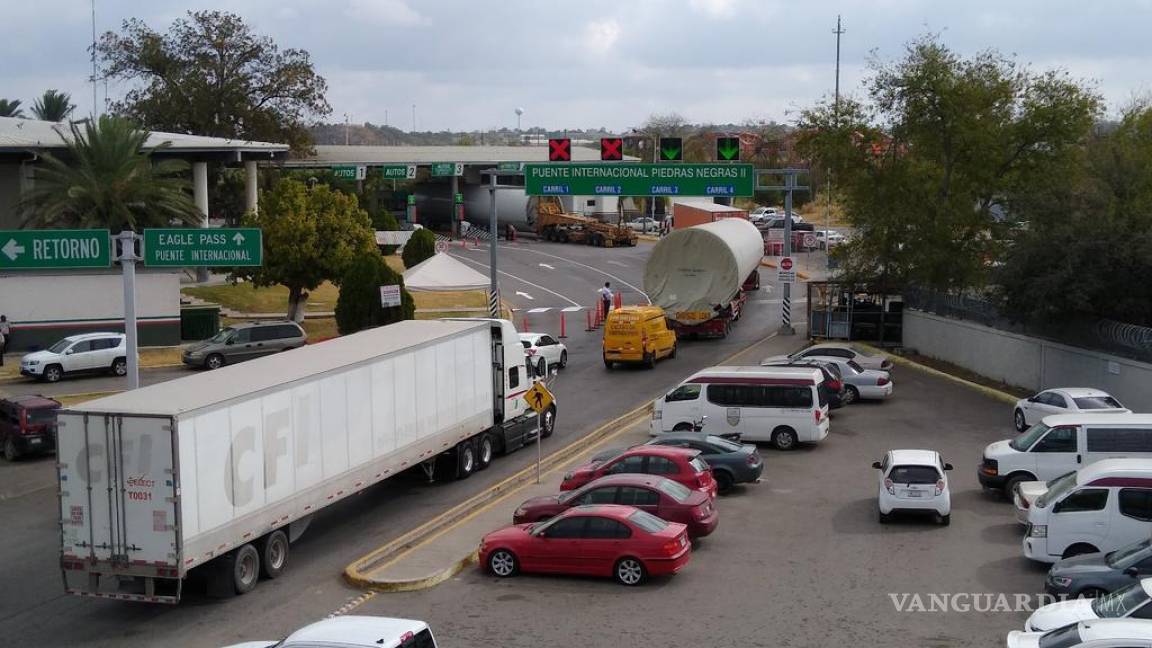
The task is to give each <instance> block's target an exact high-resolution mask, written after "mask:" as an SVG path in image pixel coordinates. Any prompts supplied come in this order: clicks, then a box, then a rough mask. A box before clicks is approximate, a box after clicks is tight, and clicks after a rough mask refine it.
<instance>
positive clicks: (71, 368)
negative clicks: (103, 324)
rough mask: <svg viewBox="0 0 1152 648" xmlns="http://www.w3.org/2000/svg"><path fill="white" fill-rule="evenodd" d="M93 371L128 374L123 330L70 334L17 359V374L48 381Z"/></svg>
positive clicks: (119, 374)
mask: <svg viewBox="0 0 1152 648" xmlns="http://www.w3.org/2000/svg"><path fill="white" fill-rule="evenodd" d="M96 371H107V372H111V373H113V374H115V375H117V376H123V375H125V374H127V373H128V362H127V357H126V355H125V350H124V334H123V333H85V334H83V335H71V336H69V337H66V338H64V339H63V340H60V341H59V342H57V343H56V344H53V345H52V346H50V347H48V348H47V349H45V350H44V351H35V352H33V353H29V354H27V355H25V356H24V357H23V358H21V359H20V373H21V374H23V375H25V376H31V377H32V378H37V379H39V380H46V381H48V382H56V381H58V380H60V379H61V378H63V377H64V376H65V375H67V374H74V373H87V372H96Z"/></svg>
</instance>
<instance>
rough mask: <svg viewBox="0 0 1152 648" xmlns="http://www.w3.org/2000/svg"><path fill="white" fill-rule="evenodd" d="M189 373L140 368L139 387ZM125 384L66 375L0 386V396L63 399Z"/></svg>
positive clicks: (115, 378)
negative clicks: (51, 379) (62, 377)
mask: <svg viewBox="0 0 1152 648" xmlns="http://www.w3.org/2000/svg"><path fill="white" fill-rule="evenodd" d="M190 371H193V370H192V369H188V368H187V367H184V366H180V367H156V368H152V369H141V370H140V385H141V386H142V387H143V386H148V385H154V384H156V383H161V382H166V381H169V380H172V379H173V378H179V377H181V376H187V375H188V373H189V372H190ZM126 384H127V380H126V379H125V378H123V377H119V376H109V375H107V374H92V375H77V376H68V377H66V378H64V379H63V380H61V381H60V382H58V383H46V382H42V381H39V380H32V379H30V378H29V379H24V380H19V381H13V382H6V383H0V396H4V395H11V396H25V395H28V394H41V395H43V396H64V395H67V394H91V393H103V392H111V391H120V390H122V389H124V388H125V385H126Z"/></svg>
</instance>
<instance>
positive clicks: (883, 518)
mask: <svg viewBox="0 0 1152 648" xmlns="http://www.w3.org/2000/svg"><path fill="white" fill-rule="evenodd" d="M876 519H877V520H879V521H880V524H888V523H889V522H891V521H892V514H891V513H884V512H882V511H880V510H879V509H877V510H876Z"/></svg>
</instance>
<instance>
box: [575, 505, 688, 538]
mask: <svg viewBox="0 0 1152 648" xmlns="http://www.w3.org/2000/svg"><path fill="white" fill-rule="evenodd" d="M553 519H555V518H553ZM628 519H629V520H631V521H632V524H635V525H636V526H638V527H640V528H641V529H644V530H645V531H647V532H648V533H657V532H659V531H663V530H664V529H667V528H668V523H667V522H665V521H664V520H661V519H660V518H658V517H656V516H655V515H652V514H651V513H648V512H647V511H639V510H638V511H636V512H635V513H633V514H632V515H629V516H628Z"/></svg>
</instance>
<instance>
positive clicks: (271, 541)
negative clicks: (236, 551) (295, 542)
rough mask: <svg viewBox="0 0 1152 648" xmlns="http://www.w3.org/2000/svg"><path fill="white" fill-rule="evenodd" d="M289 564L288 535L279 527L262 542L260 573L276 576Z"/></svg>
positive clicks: (268, 576) (265, 576)
mask: <svg viewBox="0 0 1152 648" xmlns="http://www.w3.org/2000/svg"><path fill="white" fill-rule="evenodd" d="M287 566H288V536H287V535H286V534H285V533H284V532H283V531H281V530H280V529H277V530H275V531H273V532H272V533H269V534H268V535H266V536H264V540H263V541H261V542H260V573H261V574H263V576H264V578H276V577H277V576H279V575H280V574H282V573H284V568H285V567H287Z"/></svg>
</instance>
